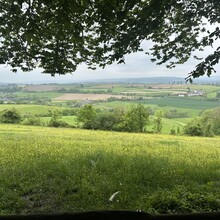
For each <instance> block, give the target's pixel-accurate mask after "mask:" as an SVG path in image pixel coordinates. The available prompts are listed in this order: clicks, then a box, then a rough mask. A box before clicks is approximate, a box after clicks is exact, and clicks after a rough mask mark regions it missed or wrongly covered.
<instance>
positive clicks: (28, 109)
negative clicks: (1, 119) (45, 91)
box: [0, 104, 64, 115]
mask: <svg viewBox="0 0 220 220" xmlns="http://www.w3.org/2000/svg"><path fill="white" fill-rule="evenodd" d="M12 108H15V109H17V110H18V111H19V112H20V113H21V114H22V115H29V114H32V115H40V114H47V113H48V111H54V110H56V109H58V107H57V106H46V105H28V104H19V105H18V104H2V105H0V111H3V110H5V109H12ZM59 109H64V108H62V107H59Z"/></svg>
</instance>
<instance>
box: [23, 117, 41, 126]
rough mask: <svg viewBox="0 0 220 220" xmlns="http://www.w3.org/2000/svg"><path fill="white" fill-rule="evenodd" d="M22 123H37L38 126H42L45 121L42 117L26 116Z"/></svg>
mask: <svg viewBox="0 0 220 220" xmlns="http://www.w3.org/2000/svg"><path fill="white" fill-rule="evenodd" d="M22 124H24V125H36V126H41V125H43V122H42V121H41V119H40V118H38V117H30V118H26V119H25V120H24V121H23V122H22Z"/></svg>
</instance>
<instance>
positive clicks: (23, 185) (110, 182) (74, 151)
mask: <svg viewBox="0 0 220 220" xmlns="http://www.w3.org/2000/svg"><path fill="white" fill-rule="evenodd" d="M219 158H220V138H219V137H214V138H201V137H200V138H199V137H184V136H169V135H156V134H135V133H117V132H104V131H92V130H80V129H61V128H60V129H59V128H46V127H32V126H22V125H6V124H5V125H3V124H1V125H0V173H1V175H0V183H1V184H0V198H1V199H0V214H27V213H29V214H30V213H64V212H65V213H67V212H78V211H88V210H143V211H146V212H150V213H189V212H190V213H191V212H204V211H217V210H218V211H220V193H219V188H220V160H219ZM115 192H118V194H117V195H116V196H115V198H114V199H113V201H112V202H110V201H109V198H110V196H111V195H113V194H114V193H115Z"/></svg>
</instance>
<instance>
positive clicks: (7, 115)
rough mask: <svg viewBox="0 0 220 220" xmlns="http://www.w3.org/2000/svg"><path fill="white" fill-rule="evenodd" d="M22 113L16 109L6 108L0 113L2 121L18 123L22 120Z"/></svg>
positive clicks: (0, 120)
mask: <svg viewBox="0 0 220 220" xmlns="http://www.w3.org/2000/svg"><path fill="white" fill-rule="evenodd" d="M21 119H22V118H21V114H20V112H19V111H17V110H16V109H14V108H13V109H5V110H4V111H2V112H1V114H0V122H2V123H11V124H16V123H19V122H20V121H21Z"/></svg>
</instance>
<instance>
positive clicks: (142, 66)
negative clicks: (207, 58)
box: [0, 49, 220, 83]
mask: <svg viewBox="0 0 220 220" xmlns="http://www.w3.org/2000/svg"><path fill="white" fill-rule="evenodd" d="M209 52H211V49H207V50H206V51H205V54H208V53H209ZM125 61H126V64H120V65H117V64H112V65H110V66H107V67H106V68H105V69H101V68H99V69H97V70H95V71H94V70H89V69H87V67H86V66H85V65H81V66H79V67H78V69H77V71H76V72H74V73H72V74H67V75H64V76H63V75H61V76H59V75H57V76H55V77H51V76H50V75H49V74H42V73H41V72H42V70H41V69H36V70H34V71H31V72H22V71H18V72H17V73H12V72H11V71H10V67H6V66H5V65H0V77H1V78H0V82H6V83H21V82H22V83H34V82H35V83H40V82H45V81H46V82H55V83H61V82H69V83H72V82H73V83H74V82H77V81H82V80H91V79H109V78H130V77H132V78H136V77H165V76H173V77H182V78H185V77H187V73H189V72H190V70H193V68H194V67H195V65H196V64H197V63H198V62H199V61H197V60H190V61H188V62H187V63H185V64H182V65H178V66H177V67H176V68H174V69H167V68H166V66H165V65H161V66H158V65H156V64H155V63H151V61H150V57H149V56H148V55H146V54H145V53H144V52H138V53H134V54H130V55H127V56H126V59H125ZM215 69H216V71H217V73H215V74H213V76H217V75H218V76H219V75H220V65H218V66H216V68H215Z"/></svg>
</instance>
